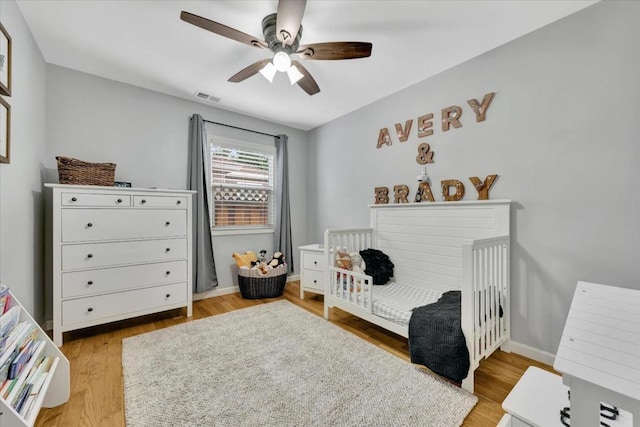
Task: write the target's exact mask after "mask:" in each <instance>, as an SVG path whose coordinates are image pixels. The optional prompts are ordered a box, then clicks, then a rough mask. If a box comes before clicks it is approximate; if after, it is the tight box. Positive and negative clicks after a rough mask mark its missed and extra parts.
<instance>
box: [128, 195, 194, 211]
mask: <svg viewBox="0 0 640 427" xmlns="http://www.w3.org/2000/svg"><path fill="white" fill-rule="evenodd" d="M133 206H137V207H147V208H148V207H158V208H181V207H183V208H185V209H186V208H187V198H186V197H184V196H133Z"/></svg>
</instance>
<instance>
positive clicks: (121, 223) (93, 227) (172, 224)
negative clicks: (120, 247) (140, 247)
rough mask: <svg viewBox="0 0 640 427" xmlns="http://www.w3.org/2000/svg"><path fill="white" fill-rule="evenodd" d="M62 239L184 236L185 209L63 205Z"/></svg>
mask: <svg viewBox="0 0 640 427" xmlns="http://www.w3.org/2000/svg"><path fill="white" fill-rule="evenodd" d="M61 215H62V217H61V220H62V241H63V242H87V241H96V240H120V239H140V238H153V237H173V236H185V235H186V234H187V212H186V210H167V209H165V210H144V209H137V210H136V209H62V214H61Z"/></svg>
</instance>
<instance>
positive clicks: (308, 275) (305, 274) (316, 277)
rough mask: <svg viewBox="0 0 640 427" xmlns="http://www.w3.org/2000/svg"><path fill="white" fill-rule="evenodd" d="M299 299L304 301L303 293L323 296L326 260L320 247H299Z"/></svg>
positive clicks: (316, 245) (315, 245)
mask: <svg viewBox="0 0 640 427" xmlns="http://www.w3.org/2000/svg"><path fill="white" fill-rule="evenodd" d="M298 249H299V250H300V264H301V265H302V270H301V271H300V299H304V293H305V292H313V293H316V294H322V295H324V286H325V282H326V281H327V280H326V277H325V275H326V274H327V273H326V264H327V262H326V260H325V255H324V248H323V247H322V245H319V244H314V245H306V246H300V247H299V248H298Z"/></svg>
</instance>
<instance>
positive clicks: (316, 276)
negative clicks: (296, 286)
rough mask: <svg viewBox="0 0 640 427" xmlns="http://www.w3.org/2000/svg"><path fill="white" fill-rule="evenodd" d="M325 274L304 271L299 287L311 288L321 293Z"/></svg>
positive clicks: (322, 272)
mask: <svg viewBox="0 0 640 427" xmlns="http://www.w3.org/2000/svg"><path fill="white" fill-rule="evenodd" d="M325 274H326V273H325V272H324V271H315V270H305V271H304V272H303V274H302V279H301V285H302V286H303V287H305V288H313V289H318V290H321V291H323V290H324V282H325Z"/></svg>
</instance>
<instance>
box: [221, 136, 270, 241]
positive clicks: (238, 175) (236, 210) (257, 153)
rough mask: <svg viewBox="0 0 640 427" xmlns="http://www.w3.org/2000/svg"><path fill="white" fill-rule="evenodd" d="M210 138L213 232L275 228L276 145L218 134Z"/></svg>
mask: <svg viewBox="0 0 640 427" xmlns="http://www.w3.org/2000/svg"><path fill="white" fill-rule="evenodd" d="M209 141H210V147H211V194H212V201H211V204H212V206H211V212H212V221H211V224H212V229H213V231H223V230H236V231H238V230H239V229H242V230H243V231H244V232H250V231H251V230H254V231H260V230H261V231H262V232H264V231H265V229H269V230H268V231H272V229H273V163H274V157H275V147H274V146H269V145H263V144H253V143H249V142H245V141H237V140H232V139H228V138H223V137H216V136H213V137H211V138H210V139H209Z"/></svg>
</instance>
